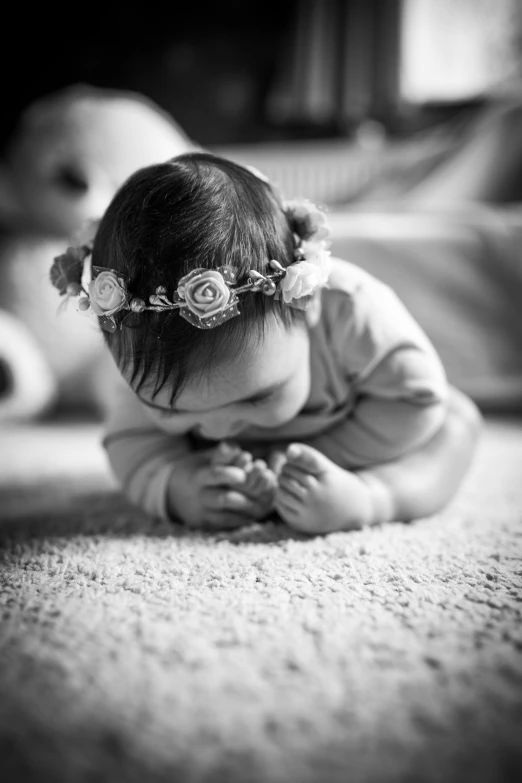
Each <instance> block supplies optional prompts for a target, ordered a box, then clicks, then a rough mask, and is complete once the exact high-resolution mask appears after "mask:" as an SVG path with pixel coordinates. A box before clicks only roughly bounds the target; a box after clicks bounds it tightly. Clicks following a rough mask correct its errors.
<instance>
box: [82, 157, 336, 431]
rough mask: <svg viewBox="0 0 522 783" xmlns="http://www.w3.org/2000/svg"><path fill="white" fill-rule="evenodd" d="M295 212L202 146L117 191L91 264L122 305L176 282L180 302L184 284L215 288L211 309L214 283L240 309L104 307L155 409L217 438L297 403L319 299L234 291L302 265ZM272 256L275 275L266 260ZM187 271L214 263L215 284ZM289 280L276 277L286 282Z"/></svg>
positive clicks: (264, 422)
mask: <svg viewBox="0 0 522 783" xmlns="http://www.w3.org/2000/svg"><path fill="white" fill-rule="evenodd" d="M296 217H297V218H299V215H297V216H296V214H295V213H292V212H291V210H289V209H285V206H284V205H283V203H282V202H281V200H280V198H279V196H278V195H277V194H276V193H275V191H274V190H273V189H272V187H271V186H270V184H269V183H268V182H267V181H266V180H264V179H262V178H261V176H259V175H258V174H256V173H254V171H252V170H249V169H247V168H244V167H242V166H240V165H237V164H235V163H233V162H231V161H229V160H226V159H223V158H220V157H217V156H214V155H212V154H210V153H203V152H196V153H188V154H184V155H180V156H177V157H176V158H173V159H172V160H170V161H168V162H166V163H163V164H160V165H155V166H150V167H147V168H144V169H141V170H140V171H138V172H136V173H135V174H134V175H132V176H131V177H130V178H129V179H128V180H127V182H126V183H125V184H124V185H123V187H121V189H120V190H119V192H118V193H117V194H116V196H115V197H114V199H113V201H112V203H111V204H110V206H109V208H108V209H107V211H106V213H105V215H104V217H103V219H102V221H101V223H100V226H99V228H98V231H97V234H96V240H95V243H94V249H93V254H92V265H93V268H94V269H96V268H98V267H103V268H106V269H109V270H113V271H114V273H115V274H116V277H117V278H119V279H120V280H121V281H122V282H123V281H124V285H125V288H126V290H127V291H128V292H132V293H131V294H129V297H130V296H132V298H133V300H129V301H130V304H133V301H134V302H138V303H139V305H141V306H142V307H143V306H145V303H149V302H150V297H151V296H154V294H155V293H156V292H157V289H158V287H162V289H161V290H164V291H165V292H168V295H169V296H172V294H171V292H176V291H177V292H178V294H179V293H180V291H181V292H182V293H184V295H185V296H186V298H187V300H188V299H189V292H190V291H192V292H193V293H194V290H195V295H201V294H202V295H203V300H204V297H205V295H206V293H208V294H209V295H210V301H211V306H212V307H213V306H214V304H212V297H214V298H215V297H216V296H217V300H216V301H217V302H218V306H219V290H220V287H221V288H222V289H224V292H225V295H226V296H228V293H229V291H230V292H231V300H230V301H232V300H236V301H237V305H238V309H239V315H233V316H231V317H229V318H228V319H224V320H223V321H222V322H219V321H218V323H217V325H215V326H214V327H212V328H210V326H209V324H211V323H214V321H210V320H206V321H205V320H204V318H205V316H203V320H201V319H199V317H198V316H197V315H196V317H195V318H194V314H193V312H192V310H189V309H188V308H187V307H185V308H181V307H180V308H178V309H166V310H161V311H155V310H149V309H146V310H143V309H142V307H141V308H140V306H138V307H137V308H133V309H131V310H129V307H127V308H126V309H122V310H119V311H117V312H115V313H113V314H112V315H111V320H112V321H114V325H115V326H116V328H115V329H114V330H113V331H111V332H105V335H106V341H107V344H108V346H109V349H110V351H111V353H112V355H113V357H114V359H115V361H116V363H117V365H118V367H119V369H120V371H121V373H122V374H123V376H124V378H125V379H126V380H127V381H128V383H129V384H130V386H131V387H132V389H133V390H134V391H135V393H136V394H137V395H138V396H139V398H140V399H141V400H142V401H143V402H144V403H145V404H147V405H149V406H150V407H151V408H153V409H155V410H157V415H158V416H160V417H161V416H165V417H168V416H172V414H174V413H181V414H183V415H184V416H186V417H188V419H187V424H188V425H189V428H190V429H199V431H200V433H201V434H202V435H203V436H205V437H208V438H212V439H216V440H220V439H223V438H229V437H233V436H234V435H237V434H239V432H240V431H241V430H244V429H245V428H246V427H248V426H252V425H253V426H261V427H275V426H278V425H280V424H282V423H283V422H285V421H289V420H290V419H292V418H293V417H294V416H295V415H296V414H297V412H298V411H299V410H300V409H301V408H302V406H303V405H304V403H305V401H306V399H307V396H308V393H309V388H310V370H309V332H308V329H309V327H310V326H311V325H313V324H314V323H315V321H316V319H317V316H318V307H319V304H318V302H319V299H318V296H317V295H316V296H313V295H311V296H310V295H309V296H305V297H300V298H299V300H296V301H293V302H291V304H294V305H295V304H297V305H298V306H289V305H288V304H286V303H285V302H284V301H283V297H282V296H281V291H278V292H277V295H276V296H273V295H268V294H269V289H265V290H266V291H267V293H266V295H265V294H264V293H263V292H262V291H261V290H259V289H258V290H245V291H244V292H243V293H240V294H239V295H238V296H237V297H236V296H235V291H236V290H239V289H240V288H241V287H242V286H244V285H248V283H249V282H250V284H251V283H252V280H253V279H255V276H256V273H257V274H258V276H261V275H262V276H264V277H266V276H268V275H272V279H273V280H274V279H275V280H276V281H277V277H278V274H284V272H283V271H282V270H281V267H282V268H283V269H286V268H287V267H288V266H289V265H291V264H294V266H293V269H294V270H295V269H296V268H297V267H298V266H300V264H295V263H294V262H295V260H296V247H299V246H301V245H306V241H305V242H302V240H306V239H307V236H306V232H304V234H305V235H301V236H298V232H299V230H300V226H301V225H302V224H303V220H302V219H301V220H299V219H294V218H296ZM301 217H302V216H301ZM304 222H305V223H306V220H305V221H304ZM301 234H303V232H301ZM326 255H328V254H326ZM273 259H275V260H276V261H277V262H279V264H280V272H279V273H278V272H277V269H276V267H271V266H270V261H271V260H273ZM302 263H303V266H302V270H303V271H304V270H305V267H306V263H305V262H302ZM309 266H310V269H311V273H310V274H311V275H312V277H313V276H314V274H316V271H315V268H313V265H309ZM223 267H227V268H231V269H232V270H233V273H235V276H236V278H235V280H234V281H232V282H230V281H229V280H226V283H225V281H224V280H223V279H222V278H221V277H220V275H221V274H222V271H223V270H222V268H223ZM220 269H221V270H222V271H221V272H219V270H220ZM194 270H199V271H200V272H201V270H215V272H214V273H213V274H214V275H215V280H217V283H215V284H214V283H212V285H211V286H210V288H206V287H205V286H203V287H202V288H201V287H200V290H197V285H196V286H192V288H190V286H189V284H188V283H187V284H186V285H185V284H184V283H185V281H183V283H182V286H180V287H178V286H179V283H180V280H183V278H185V277H186V276H187V275H190V273H192V275H193V278H192V279H194V274H197V273H194ZM316 276H317V275H316ZM207 277H209V275H208V273H205V274H204V275H203V278H202V279H203V281H204V280H205V278H207ZM291 277H292V276H291V275H288V274H287V275H286V276H285V281H286V288H287V289H288V291H289V290H290V288H291V286H290V285H289V280H290V278H291ZM190 279H191V278H189V282H190ZM292 279H293V278H292ZM314 279H315V278H314ZM196 283H197V279H196ZM292 285H294V288H295V286H296V285H297V289H299V291H301V292H302V291H304V292H305V293H306V292H307V291H310V290H311V288H313V286H308V287H307V286H306V284H304V285H303V283H302V281H299V280H297V281H296V282H294V283H292ZM299 286H302V287H301V288H299ZM275 287H276V286H275V285H274V284H273V283H272V284H271V289H272V290H271V291H270V293H273V289H274V288H275ZM269 288H270V286H269ZM299 291H298V293H299ZM287 293H288V292H287ZM293 295H294V296H295V295H296V293H295V291H294V293H293ZM286 298H287V299H290V298H291V294H290V293H288V296H287V297H286ZM129 301H128V302H127V304H128V305H129ZM164 301H167V302H169V303H170V302H171V299H169V298H168V297H167V298H166V300H164ZM172 301H176V299H175V297H172ZM194 301H195V299H194V298H193V299H192V304H193V305H194ZM200 301H201V300H200ZM158 303H159V304H161V302H158ZM183 303H184V302H183V301H182V302H181V304H183ZM310 303H311V304H312V306H311V307H310V306H308V307H307V308H306V309H304V308H303V305H310ZM196 305H197V303H196ZM229 305H230V302H229ZM91 309H93V302H92V296H91ZM136 309H137V310H138V311H136ZM192 309H194V308H192ZM133 310H134V311H133ZM195 312H197V306H196V309H195ZM226 312H227V313H229V314H230V315H231V313H232V310H227V311H226ZM218 315H221V314H220V313H218ZM198 324H199V326H200V328H198ZM120 325H121V327H122V328H118V327H119V326H120Z"/></svg>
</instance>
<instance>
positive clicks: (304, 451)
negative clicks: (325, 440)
mask: <svg viewBox="0 0 522 783" xmlns="http://www.w3.org/2000/svg"><path fill="white" fill-rule="evenodd" d="M376 491H377V488H376V487H374V486H373V484H371V483H367V482H366V481H365V480H363V479H362V478H360V477H359V475H358V474H357V473H352V472H350V471H348V470H345V469H344V468H341V467H339V465H336V464H335V463H334V462H332V461H331V460H329V459H328V457H325V456H324V454H321V452H320V451H317V450H316V449H314V448H312V447H311V446H307V445H305V444H303V443H294V444H292V445H291V446H289V447H288V449H287V450H286V462H285V464H284V465H283V467H282V468H281V471H280V473H279V480H278V488H277V490H276V495H275V508H276V511H277V512H278V513H279V515H280V516H281V517H282V518H283V519H284V521H285V522H286V523H287V524H288V525H290V526H291V527H293V528H295V529H296V530H299V531H301V532H303V533H309V534H317V533H331V532H333V531H334V530H351V529H357V528H361V527H363V526H364V525H367V524H374V523H375V522H376V521H378V520H376V518H375V501H376V498H375V493H376Z"/></svg>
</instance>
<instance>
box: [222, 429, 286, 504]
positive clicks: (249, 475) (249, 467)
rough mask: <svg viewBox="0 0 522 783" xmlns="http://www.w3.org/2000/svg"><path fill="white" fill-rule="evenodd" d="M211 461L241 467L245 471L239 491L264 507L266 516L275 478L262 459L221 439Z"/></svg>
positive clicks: (274, 486)
mask: <svg viewBox="0 0 522 783" xmlns="http://www.w3.org/2000/svg"><path fill="white" fill-rule="evenodd" d="M211 461H212V462H213V464H215V465H229V466H235V467H240V468H242V469H243V470H244V471H245V473H246V480H245V483H244V485H243V486H242V488H241V491H242V492H244V494H245V495H246V496H247V497H248V498H250V499H251V500H255V501H257V502H258V503H259V504H260V507H261V508H262V509H264V514H263V516H268V514H269V513H270V512H271V511H272V510H273V506H274V496H275V491H276V487H277V479H276V476H275V474H274V472H273V471H272V470H270V468H269V467H268V466H267V464H266V462H265V461H264V460H262V459H256V460H254V459H253V457H252V455H251V454H250V452H248V451H244V450H243V449H242V448H241V447H240V446H238V445H236V444H234V443H229V442H227V441H223V442H222V443H220V444H219V446H218V447H217V448H216V449H215V451H214V454H213V456H212V457H211Z"/></svg>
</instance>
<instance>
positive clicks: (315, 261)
mask: <svg viewBox="0 0 522 783" xmlns="http://www.w3.org/2000/svg"><path fill="white" fill-rule="evenodd" d="M299 252H300V254H301V255H302V256H303V257H304V262H305V263H306V262H307V263H309V264H312V265H313V266H315V267H316V268H317V271H318V274H319V278H318V279H319V285H326V283H327V282H328V278H329V276H330V270H331V267H332V261H331V258H330V251H329V250H325V248H324V245H323V243H322V242H313V241H310V242H301V244H300V246H299ZM301 263H303V262H301Z"/></svg>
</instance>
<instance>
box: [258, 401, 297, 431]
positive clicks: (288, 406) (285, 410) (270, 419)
mask: <svg viewBox="0 0 522 783" xmlns="http://www.w3.org/2000/svg"><path fill="white" fill-rule="evenodd" d="M303 405H304V401H302V400H287V401H286V402H283V403H279V405H276V406H274V407H273V408H271V409H270V410H268V411H265V412H264V415H263V421H262V422H260V423H261V424H262V425H263V426H265V427H278V426H279V425H281V424H286V423H287V422H289V421H291V420H292V419H295V417H296V416H297V415H298V413H299V411H300V410H301V408H302V407H303Z"/></svg>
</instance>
